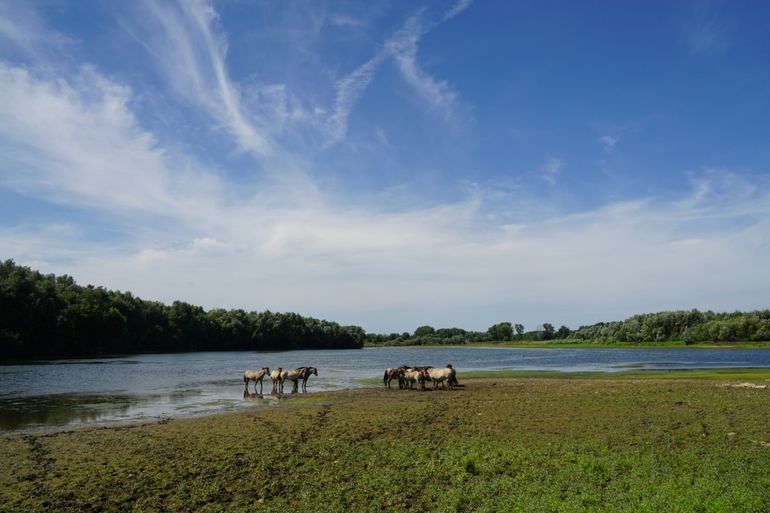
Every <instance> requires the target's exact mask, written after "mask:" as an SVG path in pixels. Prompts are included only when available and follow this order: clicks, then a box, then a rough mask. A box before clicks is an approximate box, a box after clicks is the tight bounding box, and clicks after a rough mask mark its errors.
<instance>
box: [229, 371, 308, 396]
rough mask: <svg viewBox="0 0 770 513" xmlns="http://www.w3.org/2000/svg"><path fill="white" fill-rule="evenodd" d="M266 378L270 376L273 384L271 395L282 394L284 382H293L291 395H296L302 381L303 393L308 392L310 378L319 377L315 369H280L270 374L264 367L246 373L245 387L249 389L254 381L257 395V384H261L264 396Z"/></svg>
mask: <svg viewBox="0 0 770 513" xmlns="http://www.w3.org/2000/svg"><path fill="white" fill-rule="evenodd" d="M265 376H270V380H271V381H272V382H273V390H272V392H271V393H273V394H282V393H283V384H284V382H286V381H291V382H292V387H291V393H292V394H296V393H297V389H298V388H299V381H300V380H302V391H303V392H307V380H308V379H310V376H318V369H316V368H315V367H297V368H296V369H294V370H283V367H278V368H277V369H275V370H274V371H273V372H270V369H269V368H268V367H262V368H261V369H259V370H252V371H246V372H244V373H243V386H244V387H245V388H246V389H248V388H249V381H253V382H254V393H256V392H257V383H259V394H260V395H262V380H263V379H264V378H265Z"/></svg>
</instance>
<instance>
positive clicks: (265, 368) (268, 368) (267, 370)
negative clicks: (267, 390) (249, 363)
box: [262, 367, 270, 374]
mask: <svg viewBox="0 0 770 513" xmlns="http://www.w3.org/2000/svg"><path fill="white" fill-rule="evenodd" d="M262 370H263V371H265V374H270V367H262Z"/></svg>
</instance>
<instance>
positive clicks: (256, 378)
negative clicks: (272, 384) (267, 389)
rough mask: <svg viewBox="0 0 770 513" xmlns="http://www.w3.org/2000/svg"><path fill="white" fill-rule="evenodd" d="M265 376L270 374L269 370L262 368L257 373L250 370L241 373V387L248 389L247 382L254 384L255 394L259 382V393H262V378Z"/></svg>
mask: <svg viewBox="0 0 770 513" xmlns="http://www.w3.org/2000/svg"><path fill="white" fill-rule="evenodd" d="M266 374H270V369H269V368H267V367H262V368H261V369H259V370H258V371H255V370H251V371H246V372H244V373H243V386H244V388H249V381H253V382H254V393H255V394H256V393H257V382H259V393H260V394H261V393H262V378H264V377H265V375H266Z"/></svg>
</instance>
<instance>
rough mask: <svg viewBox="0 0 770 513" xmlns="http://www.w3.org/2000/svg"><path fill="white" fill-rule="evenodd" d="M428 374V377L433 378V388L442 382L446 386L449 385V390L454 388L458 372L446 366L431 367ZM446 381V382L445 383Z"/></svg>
mask: <svg viewBox="0 0 770 513" xmlns="http://www.w3.org/2000/svg"><path fill="white" fill-rule="evenodd" d="M427 374H428V378H430V379H431V380H433V390H436V388H437V387H438V384H439V383H441V385H442V386H443V387H444V388H446V387H447V386H448V387H449V390H452V389H453V388H454V384H455V383H456V382H457V377H456V374H457V373H456V372H455V370H454V369H453V368H452V367H446V368H444V369H436V368H431V369H428V371H427ZM445 381H446V384H445V383H444V382H445Z"/></svg>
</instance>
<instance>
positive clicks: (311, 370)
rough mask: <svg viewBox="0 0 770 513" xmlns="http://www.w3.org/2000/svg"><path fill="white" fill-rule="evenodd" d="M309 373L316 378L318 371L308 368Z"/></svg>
mask: <svg viewBox="0 0 770 513" xmlns="http://www.w3.org/2000/svg"><path fill="white" fill-rule="evenodd" d="M309 370H310V372H311V373H312V374H313V376H318V369H316V368H315V367H310V369H309Z"/></svg>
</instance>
